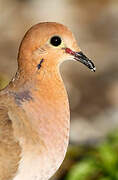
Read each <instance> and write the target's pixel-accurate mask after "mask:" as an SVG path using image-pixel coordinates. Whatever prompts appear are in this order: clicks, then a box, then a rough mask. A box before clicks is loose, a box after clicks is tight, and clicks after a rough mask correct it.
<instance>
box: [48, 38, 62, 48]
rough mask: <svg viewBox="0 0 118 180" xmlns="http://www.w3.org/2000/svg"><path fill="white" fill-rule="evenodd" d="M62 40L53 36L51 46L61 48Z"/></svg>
mask: <svg viewBox="0 0 118 180" xmlns="http://www.w3.org/2000/svg"><path fill="white" fill-rule="evenodd" d="M61 42H62V40H61V38H60V37H59V36H53V37H52V38H51V39H50V44H51V45H53V46H56V47H57V46H59V45H60V44H61Z"/></svg>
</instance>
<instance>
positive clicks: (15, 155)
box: [0, 91, 21, 180]
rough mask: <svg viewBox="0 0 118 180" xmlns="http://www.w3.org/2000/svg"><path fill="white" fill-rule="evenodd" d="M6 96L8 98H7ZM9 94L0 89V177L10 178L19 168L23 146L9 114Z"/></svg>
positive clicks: (2, 179) (2, 178) (3, 178)
mask: <svg viewBox="0 0 118 180" xmlns="http://www.w3.org/2000/svg"><path fill="white" fill-rule="evenodd" d="M5 97H6V98H5ZM6 104H7V96H6V94H5V93H3V92H2V91H0V179H1V180H9V179H11V177H13V176H14V174H15V173H16V171H17V169H18V164H19V160H20V153H21V148H20V146H19V144H18V142H17V141H16V139H15V136H14V130H13V124H12V121H11V119H10V117H9V114H8V108H7V106H6Z"/></svg>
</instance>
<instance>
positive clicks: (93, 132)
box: [0, 0, 118, 180]
mask: <svg viewBox="0 0 118 180" xmlns="http://www.w3.org/2000/svg"><path fill="white" fill-rule="evenodd" d="M41 21H56V22H59V23H62V24H65V25H66V26H68V27H69V28H70V29H71V30H72V32H73V33H74V34H75V36H76V39H77V41H78V44H79V46H80V47H81V49H82V51H83V52H84V53H85V54H86V55H87V56H88V57H90V58H91V59H92V60H93V61H94V63H95V64H96V67H97V70H96V73H92V72H90V71H89V70H88V69H87V68H86V67H85V66H83V65H82V64H79V63H76V62H70V61H69V62H65V63H64V64H63V65H62V66H61V73H62V76H63V79H64V82H65V84H66V87H67V91H68V94H69V100H70V108H71V131H70V145H69V148H68V152H67V156H66V158H65V161H64V163H63V165H62V166H61V168H60V170H59V171H58V172H57V174H56V175H55V176H54V177H53V178H52V179H53V180H118V131H117V129H118V1H117V0H52V1H51V0H0V34H1V38H0V88H3V87H4V86H6V84H7V83H8V82H9V81H10V79H11V78H12V76H13V75H14V74H15V72H16V69H17V61H16V59H17V53H18V47H19V44H20V41H21V39H22V37H23V35H24V33H25V32H26V31H27V30H28V29H29V28H30V27H31V26H32V25H33V24H36V23H39V22H41Z"/></svg>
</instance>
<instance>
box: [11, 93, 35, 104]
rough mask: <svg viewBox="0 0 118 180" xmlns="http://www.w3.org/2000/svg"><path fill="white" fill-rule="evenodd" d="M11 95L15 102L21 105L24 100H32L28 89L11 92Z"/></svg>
mask: <svg viewBox="0 0 118 180" xmlns="http://www.w3.org/2000/svg"><path fill="white" fill-rule="evenodd" d="M13 96H14V98H15V101H16V104H18V105H22V103H23V102H25V101H31V100H33V98H32V96H31V93H30V91H29V90H25V91H22V92H17V93H13Z"/></svg>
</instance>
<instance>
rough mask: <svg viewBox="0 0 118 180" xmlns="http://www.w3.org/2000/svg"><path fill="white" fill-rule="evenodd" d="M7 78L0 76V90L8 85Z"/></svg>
mask: <svg viewBox="0 0 118 180" xmlns="http://www.w3.org/2000/svg"><path fill="white" fill-rule="evenodd" d="M8 82H9V81H8V78H7V77H6V76H4V75H2V74H0V89H3V88H4V87H5V86H6V85H7V84H8Z"/></svg>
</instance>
